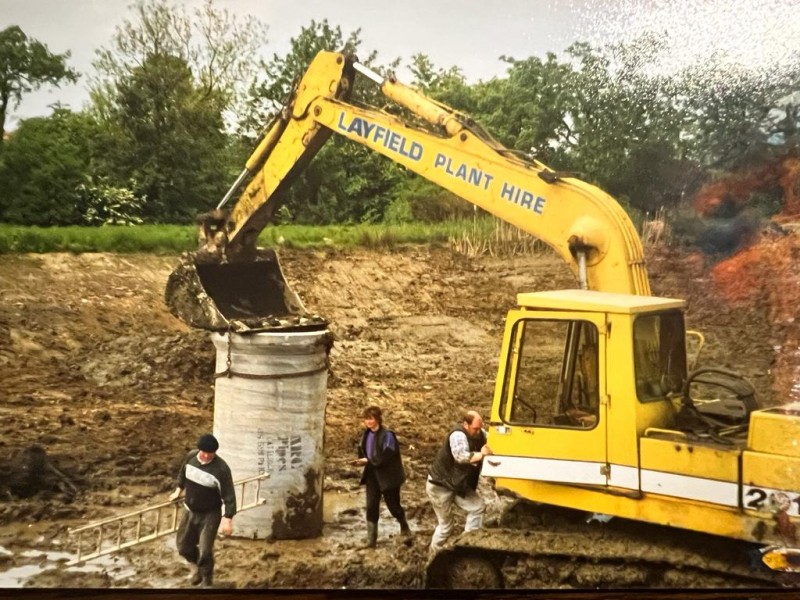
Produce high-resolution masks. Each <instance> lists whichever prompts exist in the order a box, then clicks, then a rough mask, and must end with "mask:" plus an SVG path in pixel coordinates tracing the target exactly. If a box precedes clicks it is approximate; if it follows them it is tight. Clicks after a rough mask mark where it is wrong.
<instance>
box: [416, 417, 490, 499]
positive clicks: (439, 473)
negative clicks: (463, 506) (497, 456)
mask: <svg viewBox="0 0 800 600" xmlns="http://www.w3.org/2000/svg"><path fill="white" fill-rule="evenodd" d="M457 431H460V432H461V433H463V434H464V435H467V432H466V431H464V426H463V425H462V424H461V423H458V424H457V425H454V426H453V428H452V429H451V430H450V433H448V434H447V437H446V438H445V439H444V444H442V446H441V448H439V452H437V453H436V458H434V459H433V463H432V464H431V466H430V468H429V469H428V474H429V475H430V476H431V480H432V481H433V482H434V483H435V484H436V485H441V486H443V487H446V488H447V489H449V490H452V491H454V492H455V493H456V494H458V495H459V496H463V495H464V494H466V493H467V492H468V491H469V490H473V491H474V490H475V489H477V487H478V479H479V478H480V475H481V467H482V466H483V462H479V463H464V464H461V463H457V462H456V459H455V458H453V452H452V450H450V436H451V435H453V434H454V433H456V432H457ZM467 443H468V444H469V449H470V451H471V452H480V451H481V448H483V445H484V444H485V443H486V434H485V433H484V432H483V431H481V432H480V435H478V436H476V437H474V438H471V437H469V436H468V435H467Z"/></svg>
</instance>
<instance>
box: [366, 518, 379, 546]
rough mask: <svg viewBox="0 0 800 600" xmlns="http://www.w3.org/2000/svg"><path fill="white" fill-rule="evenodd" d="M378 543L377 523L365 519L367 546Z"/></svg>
mask: <svg viewBox="0 0 800 600" xmlns="http://www.w3.org/2000/svg"><path fill="white" fill-rule="evenodd" d="M377 545H378V524H377V523H373V522H372V521H367V548H374V547H375V546H377Z"/></svg>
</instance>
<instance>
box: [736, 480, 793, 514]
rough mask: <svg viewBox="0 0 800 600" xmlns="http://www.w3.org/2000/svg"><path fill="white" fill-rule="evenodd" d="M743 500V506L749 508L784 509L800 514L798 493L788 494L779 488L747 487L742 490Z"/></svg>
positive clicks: (773, 510)
mask: <svg viewBox="0 0 800 600" xmlns="http://www.w3.org/2000/svg"><path fill="white" fill-rule="evenodd" d="M743 502H744V507H745V508H748V509H750V510H759V511H769V512H778V511H786V512H787V513H788V514H790V515H792V516H797V515H800V494H788V493H786V492H782V491H780V490H771V489H763V488H757V487H747V488H746V489H745V492H744V498H743Z"/></svg>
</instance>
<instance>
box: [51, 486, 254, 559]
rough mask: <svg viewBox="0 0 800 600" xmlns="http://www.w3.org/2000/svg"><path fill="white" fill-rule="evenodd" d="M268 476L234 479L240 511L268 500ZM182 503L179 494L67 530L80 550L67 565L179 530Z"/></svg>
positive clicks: (238, 510)
mask: <svg viewBox="0 0 800 600" xmlns="http://www.w3.org/2000/svg"><path fill="white" fill-rule="evenodd" d="M267 477H269V474H268V473H263V474H261V475H255V476H253V477H248V478H246V479H240V480H239V481H234V482H233V485H234V487H236V489H237V491H238V494H237V496H238V499H239V506H238V507H237V509H236V510H237V512H241V511H243V510H247V509H250V508H255V507H257V506H260V505H262V504H264V503H266V500H265V499H261V498H259V496H260V495H261V482H262V481H263V480H264V479H266V478H267ZM251 489H252V490H253V492H252V494H250V495H249V497H250V498H251V500H250V501H249V502H248V501H247V496H246V495H245V493H246V491H248V490H251ZM182 505H183V498H178V499H176V500H170V501H168V502H162V503H161V504H156V505H154V506H148V507H147V508H143V509H141V510H137V511H134V512H130V513H127V514H124V515H120V516H118V517H110V518H108V519H103V520H102V521H97V522H95V523H90V524H89V525H84V526H83V527H78V528H76V529H70V530H69V531H68V532H67V533H68V535H69V536H70V537H71V538H73V539H74V540H75V542H74V543H75V545H76V547H77V554H76V557H75V558H73V559H72V560H70V561H69V562H67V563H66V565H65V566H68V567H70V566H74V565H77V564H79V563H82V562H84V561H87V560H92V559H94V558H98V557H99V556H105V555H107V554H113V553H114V552H118V551H120V550H122V549H124V548H130V547H132V546H137V545H139V544H144V543H145V542H150V541H152V540H155V539H158V538H160V537H164V536H166V535H169V534H171V533H175V532H176V531H177V530H178V523H179V519H178V514H179V513H180V511H181V508H182Z"/></svg>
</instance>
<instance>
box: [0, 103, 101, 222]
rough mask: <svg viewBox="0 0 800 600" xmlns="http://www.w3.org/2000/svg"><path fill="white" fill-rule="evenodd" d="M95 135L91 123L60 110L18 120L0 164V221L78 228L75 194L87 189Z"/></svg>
mask: <svg viewBox="0 0 800 600" xmlns="http://www.w3.org/2000/svg"><path fill="white" fill-rule="evenodd" d="M97 134H98V131H97V125H96V123H94V121H92V119H90V118H89V117H88V116H87V115H85V114H83V113H73V112H71V111H69V110H66V109H56V110H55V111H54V112H53V115H52V116H51V117H47V118H44V117H37V118H32V119H25V120H23V121H22V122H21V124H20V126H19V128H18V129H17V131H16V133H15V135H14V136H13V137H12V138H11V139H10V140H9V141H8V143H7V145H6V147H5V149H4V151H3V154H2V160H0V218H1V219H2V220H5V221H9V222H12V223H19V224H23V225H41V226H45V225H76V224H81V223H83V222H84V219H83V217H84V210H83V208H84V207H82V203H81V195H80V193H79V191H78V190H79V188H80V186H82V185H85V184H89V183H90V180H91V178H90V171H91V162H92V149H91V140H92V139H96V137H97Z"/></svg>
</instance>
